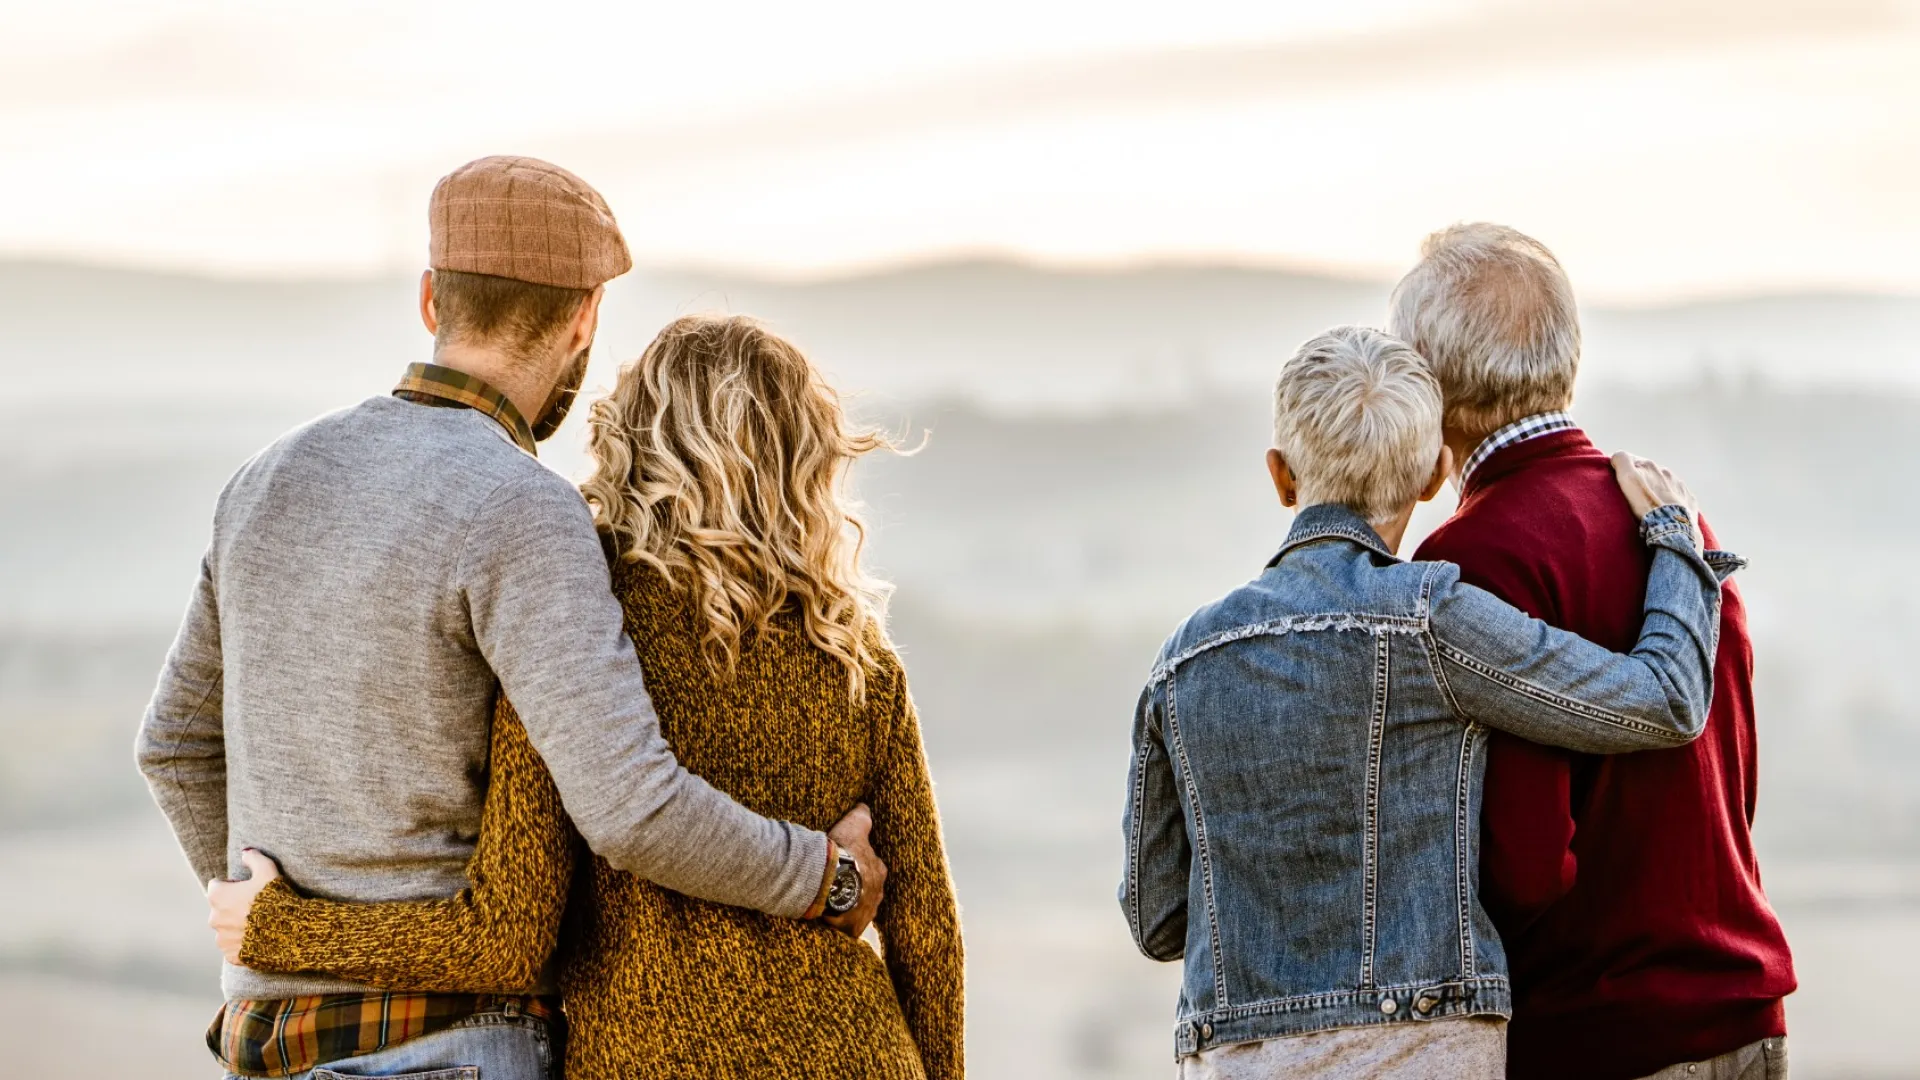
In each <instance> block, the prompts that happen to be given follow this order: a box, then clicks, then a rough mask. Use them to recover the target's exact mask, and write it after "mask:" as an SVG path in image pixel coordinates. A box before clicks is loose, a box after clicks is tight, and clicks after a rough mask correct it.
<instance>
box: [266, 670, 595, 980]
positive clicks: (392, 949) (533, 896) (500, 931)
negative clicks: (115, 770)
mask: <svg viewBox="0 0 1920 1080" xmlns="http://www.w3.org/2000/svg"><path fill="white" fill-rule="evenodd" d="M491 772H492V778H491V780H490V782H489V784H488V787H487V799H486V805H485V807H484V808H483V810H482V811H481V818H480V837H479V840H478V842H477V844H476V846H475V848H474V852H473V856H472V858H471V860H470V861H469V863H468V866H467V880H468V882H469V885H468V887H467V888H465V889H462V890H461V891H460V892H459V893H458V894H457V895H455V896H453V897H451V898H449V899H446V900H430V901H418V902H394V903H372V904H359V903H344V902H340V901H334V900H324V899H318V898H312V897H305V896H301V895H300V894H299V893H297V892H296V891H295V890H294V889H293V888H292V887H290V886H289V885H288V884H287V882H286V879H285V878H277V879H275V880H274V881H273V882H271V883H269V884H268V885H267V887H266V888H264V889H262V890H261V891H260V895H259V897H258V898H257V899H256V900H255V901H254V904H253V910H252V911H251V912H249V913H248V915H247V930H246V937H245V940H244V941H243V942H242V944H241V947H240V962H241V963H242V964H243V965H245V966H246V967H249V968H253V969H254V970H256V971H268V972H283V973H284V972H296V971H319V972H325V973H327V974H330V975H335V976H338V977H340V978H344V979H348V980H351V981H353V982H359V983H366V984H367V985H369V986H375V987H379V988H381V989H384V990H432V991H443V992H449V993H453V992H472V993H481V992H501V993H523V992H526V991H529V990H532V989H534V988H535V986H536V985H537V984H538V983H539V981H540V976H541V974H542V972H543V971H544V970H545V968H546V964H547V960H548V958H549V957H550V956H551V955H552V953H553V949H554V943H555V941H556V940H557V938H558V937H559V932H560V920H561V915H562V914H563V912H564V909H565V907H566V899H567V887H568V884H569V882H570V881H571V880H572V876H573V863H574V852H575V846H574V836H573V832H572V829H571V828H570V827H569V826H568V824H567V820H566V817H565V816H564V813H563V812H562V810H561V806H560V794H559V792H558V791H557V790H556V789H555V788H554V784H553V780H552V778H551V777H550V776H548V774H547V770H546V768H545V767H544V766H543V765H542V764H541V761H540V757H539V755H538V754H537V753H535V751H534V749H533V746H532V744H531V743H530V742H528V740H527V732H526V729H525V728H524V727H523V726H521V723H520V718H519V716H518V715H517V714H516V713H515V712H514V709H513V707H512V706H511V705H509V704H508V703H506V702H505V701H502V702H501V704H500V707H499V710H498V712H497V713H496V714H495V717H494V723H493V746H492V764H491Z"/></svg>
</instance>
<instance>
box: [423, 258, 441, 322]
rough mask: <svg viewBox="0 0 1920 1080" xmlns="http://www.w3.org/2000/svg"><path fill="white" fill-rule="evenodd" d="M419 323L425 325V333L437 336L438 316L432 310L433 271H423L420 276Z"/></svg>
mask: <svg viewBox="0 0 1920 1080" xmlns="http://www.w3.org/2000/svg"><path fill="white" fill-rule="evenodd" d="M420 321H421V322H422V323H425V324H426V327H427V333H429V334H433V335H434V336H436V337H437V336H439V334H440V316H438V315H436V314H434V310H433V271H431V270H425V271H422V272H421V274H420Z"/></svg>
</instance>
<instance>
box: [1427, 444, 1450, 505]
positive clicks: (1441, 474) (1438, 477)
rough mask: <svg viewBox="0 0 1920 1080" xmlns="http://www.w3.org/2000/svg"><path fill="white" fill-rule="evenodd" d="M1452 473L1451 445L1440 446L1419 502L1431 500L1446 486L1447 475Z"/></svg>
mask: <svg viewBox="0 0 1920 1080" xmlns="http://www.w3.org/2000/svg"><path fill="white" fill-rule="evenodd" d="M1452 475H1453V447H1451V446H1445V445H1443V446H1441V447H1440V456H1439V457H1438V458H1437V459H1435V461H1434V463H1433V475H1432V476H1431V477H1428V478H1427V486H1426V489H1425V490H1424V491H1422V492H1420V501H1421V502H1432V501H1433V498H1434V496H1436V495H1438V494H1440V489H1441V488H1443V487H1446V486H1447V477H1449V476H1452Z"/></svg>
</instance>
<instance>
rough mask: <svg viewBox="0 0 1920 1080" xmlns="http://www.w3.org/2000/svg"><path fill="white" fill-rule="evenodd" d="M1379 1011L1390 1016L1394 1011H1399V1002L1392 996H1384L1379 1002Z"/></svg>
mask: <svg viewBox="0 0 1920 1080" xmlns="http://www.w3.org/2000/svg"><path fill="white" fill-rule="evenodd" d="M1380 1011H1381V1012H1383V1013H1386V1014H1387V1015H1388V1016H1392V1015H1393V1014H1394V1013H1396V1012H1399V1011H1400V1003H1399V1002H1397V1001H1395V1000H1393V999H1392V998H1384V999H1382V1000H1381V1002H1380Z"/></svg>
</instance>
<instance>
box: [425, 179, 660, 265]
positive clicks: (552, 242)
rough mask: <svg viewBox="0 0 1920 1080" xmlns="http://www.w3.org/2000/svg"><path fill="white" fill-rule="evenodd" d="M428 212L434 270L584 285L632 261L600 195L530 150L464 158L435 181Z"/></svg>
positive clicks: (431, 260)
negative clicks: (522, 153)
mask: <svg viewBox="0 0 1920 1080" xmlns="http://www.w3.org/2000/svg"><path fill="white" fill-rule="evenodd" d="M427 219H428V221H429V223H430V225H431V227H432V231H433V239H432V241H431V247H430V249H429V259H430V263H429V265H431V266H432V267H433V269H435V270H457V271H460V272H462V273H468V274H490V275H492V276H494V277H503V278H512V279H514V280H515V281H530V282H533V283H534V284H536V285H553V286H556V287H558V288H562V289H591V288H594V287H595V286H598V285H602V284H604V283H606V282H608V281H611V280H613V279H614V278H617V277H619V276H620V275H621V274H624V273H626V272H627V271H628V270H631V269H633V256H632V255H629V254H628V253H627V241H626V238H625V237H622V236H621V235H620V226H619V225H617V224H615V223H614V220H613V211H612V210H610V209H608V208H607V200H605V199H603V198H601V197H600V193H599V192H597V191H595V190H593V188H591V187H589V186H588V185H587V182H586V181H585V180H582V179H580V178H579V177H577V176H575V175H573V174H572V173H570V172H568V171H567V170H565V169H563V168H561V167H560V166H558V165H549V164H548V163H546V162H544V161H541V160H539V159H537V158H528V157H484V158H481V159H480V160H478V161H469V162H467V163H466V164H465V165H462V166H460V167H459V168H457V169H455V170H453V171H452V172H451V173H448V174H447V175H446V176H444V177H442V178H441V180H440V183H439V184H438V185H436V186H435V187H434V189H433V202H432V203H431V204H429V205H428V207H427Z"/></svg>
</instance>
